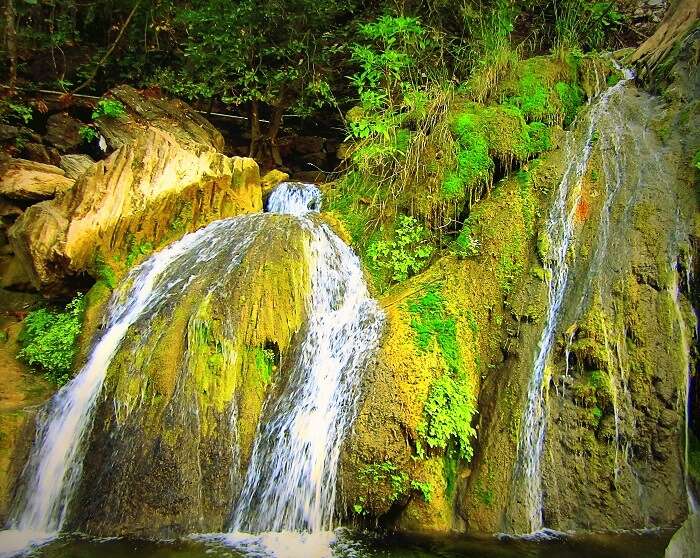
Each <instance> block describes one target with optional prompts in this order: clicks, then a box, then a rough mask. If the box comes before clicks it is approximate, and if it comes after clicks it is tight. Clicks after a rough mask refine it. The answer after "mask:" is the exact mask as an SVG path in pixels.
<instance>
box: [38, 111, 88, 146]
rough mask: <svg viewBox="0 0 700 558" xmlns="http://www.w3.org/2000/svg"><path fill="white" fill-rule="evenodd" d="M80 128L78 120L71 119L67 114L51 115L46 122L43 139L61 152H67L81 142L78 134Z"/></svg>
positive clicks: (80, 123)
mask: <svg viewBox="0 0 700 558" xmlns="http://www.w3.org/2000/svg"><path fill="white" fill-rule="evenodd" d="M82 126H83V123H82V122H80V120H77V119H75V118H73V117H72V116H70V115H69V114H68V113H67V112H59V113H57V114H52V115H51V116H49V118H48V119H47V121H46V135H45V136H44V139H45V140H46V141H47V142H48V143H50V144H51V145H54V146H56V147H57V148H58V149H59V150H61V151H69V150H71V149H74V148H76V147H78V146H79V145H80V144H81V143H82V142H83V140H82V138H81V137H80V133H79V132H78V130H80V128H81V127H82Z"/></svg>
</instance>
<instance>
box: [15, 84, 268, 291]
mask: <svg viewBox="0 0 700 558" xmlns="http://www.w3.org/2000/svg"><path fill="white" fill-rule="evenodd" d="M113 95H114V96H118V98H119V99H120V100H122V102H124V103H125V104H127V103H128V107H127V108H128V114H127V115H126V116H124V117H119V118H111V119H110V118H107V117H103V118H102V119H100V121H101V122H102V121H104V123H101V124H100V126H101V131H102V133H103V134H105V135H106V136H108V137H110V138H112V139H111V141H114V142H115V143H118V144H119V145H120V147H119V148H118V149H117V150H116V151H115V152H113V153H112V154H111V155H110V156H109V157H107V158H106V159H105V160H103V161H99V162H97V163H95V164H94V165H92V166H89V167H86V168H85V170H84V172H83V173H82V174H81V175H80V176H79V178H78V179H77V181H76V182H75V186H74V187H73V188H72V189H71V190H70V191H67V192H64V194H63V195H61V196H59V197H58V198H57V199H55V200H52V201H49V202H42V203H38V204H36V205H33V206H31V207H29V208H28V209H27V211H25V213H24V214H23V215H22V217H20V218H19V219H18V220H17V222H16V223H15V224H14V225H13V226H12V228H11V229H10V230H9V232H8V236H9V238H10V243H11V245H12V247H13V249H14V252H15V253H16V254H17V256H18V257H19V258H20V259H21V261H22V263H23V265H24V266H25V268H26V270H27V273H28V274H29V276H30V277H31V279H32V282H33V284H34V285H35V286H36V287H37V288H39V287H42V288H44V289H48V290H49V291H50V290H52V289H55V290H58V289H60V288H61V286H62V284H63V281H64V279H65V278H67V277H70V276H76V275H80V274H82V273H84V272H86V271H87V272H96V273H98V272H99V270H98V269H97V267H96V265H95V264H96V261H100V262H105V261H106V262H109V263H110V264H113V263H115V262H124V261H128V260H127V259H126V258H125V257H124V256H126V254H127V252H128V251H129V250H130V249H132V248H133V246H134V243H135V242H138V243H144V244H145V243H148V244H149V245H150V246H154V247H157V246H159V245H163V244H164V243H166V242H169V241H172V240H174V239H177V238H179V237H180V236H182V235H183V234H185V233H187V232H191V231H193V230H196V229H198V228H200V227H202V226H204V225H206V224H208V223H209V222H211V221H214V220H216V219H221V218H225V217H231V216H234V215H238V214H242V213H251V212H257V211H260V210H261V209H262V196H261V190H260V176H259V170H258V166H257V164H256V163H255V161H253V160H252V159H247V158H240V157H233V158H230V157H227V156H225V155H223V154H222V153H220V152H219V151H218V148H219V147H221V146H222V145H223V140H222V139H221V134H219V132H217V131H216V130H215V129H214V128H213V127H212V126H211V125H210V124H209V123H207V122H206V121H203V120H202V119H200V118H199V117H198V115H196V113H195V112H194V111H192V109H189V108H188V107H187V105H184V104H183V103H179V102H172V103H169V102H166V101H160V100H157V101H152V100H150V99H146V98H143V97H141V96H140V95H139V94H138V93H136V91H135V90H133V89H131V88H126V87H125V88H118V89H117V90H115V91H114V92H113ZM149 119H150V120H149ZM58 170H59V172H61V173H63V171H62V170H60V169H58ZM65 180H68V179H65ZM98 267H99V266H98ZM96 273H93V274H96Z"/></svg>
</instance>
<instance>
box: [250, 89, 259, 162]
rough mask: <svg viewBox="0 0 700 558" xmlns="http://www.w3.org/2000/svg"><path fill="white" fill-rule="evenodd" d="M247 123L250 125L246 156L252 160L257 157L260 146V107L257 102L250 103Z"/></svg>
mask: <svg viewBox="0 0 700 558" xmlns="http://www.w3.org/2000/svg"><path fill="white" fill-rule="evenodd" d="M248 121H249V124H250V149H249V150H248V156H249V157H252V158H253V159H255V158H257V157H258V151H259V146H260V137H261V133H260V106H259V105H258V102H257V101H251V102H250V106H249V107H248Z"/></svg>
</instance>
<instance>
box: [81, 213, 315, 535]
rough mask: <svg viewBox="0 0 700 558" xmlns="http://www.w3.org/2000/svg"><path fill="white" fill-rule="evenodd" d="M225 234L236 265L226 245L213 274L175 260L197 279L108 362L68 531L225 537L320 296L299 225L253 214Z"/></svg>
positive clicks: (213, 257)
mask: <svg viewBox="0 0 700 558" xmlns="http://www.w3.org/2000/svg"><path fill="white" fill-rule="evenodd" d="M226 238H227V240H229V239H230V240H232V244H230V245H228V248H229V249H233V248H234V247H235V246H238V248H239V249H240V250H241V251H240V262H239V263H238V265H237V266H231V258H230V256H229V253H228V251H227V250H222V251H216V250H215V251H213V252H211V253H207V255H208V256H209V257H208V258H207V260H206V261H207V262H208V265H207V266H206V271H205V272H202V271H201V270H200V271H199V272H193V270H192V262H191V260H190V259H187V258H184V259H183V260H180V261H179V262H178V263H175V264H173V265H174V266H175V267H174V268H172V269H171V270H170V271H171V273H172V275H171V277H183V276H185V275H186V274H189V273H191V272H193V273H194V274H193V275H192V277H193V280H192V281H188V282H187V285H186V286H185V287H184V288H183V291H182V292H180V294H179V296H175V297H172V299H169V300H168V301H165V302H164V303H163V304H157V305H155V306H154V309H153V312H152V313H149V314H148V317H147V319H146V320H144V322H143V324H142V325H139V326H138V327H134V328H133V329H132V330H130V331H129V333H127V336H126V337H125V338H124V341H123V342H122V343H121V346H120V349H119V351H118V352H117V354H116V355H115V358H114V359H113V360H112V362H111V363H110V365H109V368H108V369H107V375H106V378H105V383H104V387H103V391H102V396H101V397H100V401H99V402H98V404H97V408H96V415H95V417H96V418H95V427H94V430H93V432H92V435H91V436H90V440H89V442H88V443H89V447H88V449H87V452H86V458H85V462H84V471H85V474H84V475H83V478H82V480H81V483H80V485H79V487H78V490H77V491H76V495H75V499H74V504H73V507H72V512H71V516H72V517H71V518H70V519H69V523H70V526H69V529H77V530H80V531H81V532H86V533H90V534H94V535H98V536H101V535H108V534H110V535H122V534H123V535H127V534H128V535H131V536H142V537H148V538H153V537H157V538H171V537H178V536H182V535H185V534H187V533H192V532H205V531H206V530H209V531H212V530H214V531H221V530H223V529H225V527H226V520H227V518H228V517H229V514H230V511H231V502H232V501H233V500H234V498H235V496H236V495H237V494H239V493H240V490H241V488H242V486H241V485H242V480H243V478H244V475H245V471H246V469H247V466H248V462H249V459H250V455H251V452H252V448H253V442H254V437H255V433H256V430H257V427H258V423H259V421H260V420H264V419H261V414H262V413H263V412H264V403H265V401H266V400H267V398H268V395H269V396H274V393H276V392H277V390H278V389H279V388H280V386H281V385H283V384H284V383H285V382H287V381H288V377H286V376H285V375H284V374H285V371H286V370H289V366H290V364H288V362H291V359H293V358H294V356H293V355H294V354H295V351H296V350H297V347H298V335H297V333H298V332H299V331H300V330H301V329H302V328H303V324H304V323H305V322H306V320H307V311H308V308H309V296H310V293H311V276H310V273H309V268H308V263H309V261H310V260H309V249H310V242H311V236H310V235H309V232H308V231H307V230H305V229H304V227H303V226H302V225H301V224H300V222H299V221H298V220H296V219H294V218H293V217H290V216H289V215H262V214H260V215H249V216H247V217H244V218H243V219H242V220H241V221H240V227H237V228H228V229H227V232H226ZM244 239H248V240H249V242H250V243H249V244H247V247H243V246H244V245H243V244H242V243H241V242H242V241H243V240H244ZM192 257H196V253H195V254H192ZM214 285H216V287H215V288H212V287H213V286H214ZM92 296H93V294H92V291H91V294H90V295H89V297H92ZM268 366H269V368H267V367H268ZM268 374H269V375H268ZM271 380H274V381H271ZM234 410H235V413H234ZM232 413H234V414H235V417H236V419H235V420H231V417H232ZM222 472H223V473H224V474H222ZM182 479H187V482H182Z"/></svg>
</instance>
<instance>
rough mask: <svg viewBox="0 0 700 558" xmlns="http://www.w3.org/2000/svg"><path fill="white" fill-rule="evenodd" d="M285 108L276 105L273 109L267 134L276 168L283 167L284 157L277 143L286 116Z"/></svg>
mask: <svg viewBox="0 0 700 558" xmlns="http://www.w3.org/2000/svg"><path fill="white" fill-rule="evenodd" d="M284 109H285V107H284V106H283V105H281V104H280V105H276V106H275V107H274V108H273V109H272V118H271V119H270V129H269V130H268V132H267V136H268V138H269V140H270V154H271V155H272V160H273V162H274V163H275V165H276V166H278V167H280V166H282V155H281V154H280V146H279V144H278V143H277V136H278V135H279V131H280V128H282V116H283V115H284Z"/></svg>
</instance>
